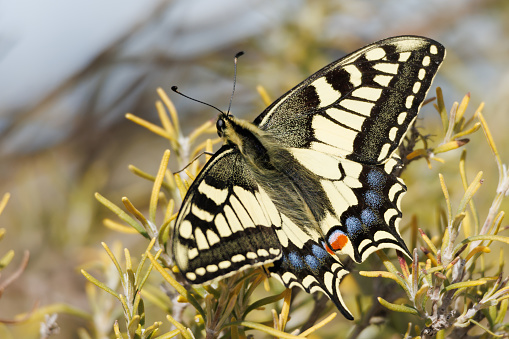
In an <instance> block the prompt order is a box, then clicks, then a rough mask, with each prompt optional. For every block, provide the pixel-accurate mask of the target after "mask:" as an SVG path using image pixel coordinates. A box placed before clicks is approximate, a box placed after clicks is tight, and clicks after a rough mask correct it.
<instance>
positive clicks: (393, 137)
mask: <svg viewBox="0 0 509 339" xmlns="http://www.w3.org/2000/svg"><path fill="white" fill-rule="evenodd" d="M397 135H398V128H397V127H392V128H391V130H390V131H389V139H390V140H391V141H394V140H396V136H397Z"/></svg>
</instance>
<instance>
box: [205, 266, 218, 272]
mask: <svg viewBox="0 0 509 339" xmlns="http://www.w3.org/2000/svg"><path fill="white" fill-rule="evenodd" d="M217 270H218V267H217V265H207V271H209V272H210V273H214V272H217Z"/></svg>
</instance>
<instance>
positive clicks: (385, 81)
mask: <svg viewBox="0 0 509 339" xmlns="http://www.w3.org/2000/svg"><path fill="white" fill-rule="evenodd" d="M392 78H393V76H392V75H383V74H378V75H375V77H374V78H373V81H374V82H376V83H377V84H379V85H380V86H383V87H388V86H389V82H390V81H391V80H392Z"/></svg>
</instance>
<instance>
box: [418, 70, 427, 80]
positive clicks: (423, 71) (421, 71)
mask: <svg viewBox="0 0 509 339" xmlns="http://www.w3.org/2000/svg"><path fill="white" fill-rule="evenodd" d="M417 76H418V77H419V80H423V79H424V77H425V76H426V70H425V69H424V68H421V69H420V70H419V74H418V75H417Z"/></svg>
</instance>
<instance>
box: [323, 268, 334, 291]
mask: <svg viewBox="0 0 509 339" xmlns="http://www.w3.org/2000/svg"><path fill="white" fill-rule="evenodd" d="M323 280H324V283H325V287H326V288H327V290H328V291H330V292H332V291H334V290H333V288H332V287H333V286H332V282H333V281H334V275H333V274H332V273H331V272H325V274H324V275H323Z"/></svg>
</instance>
